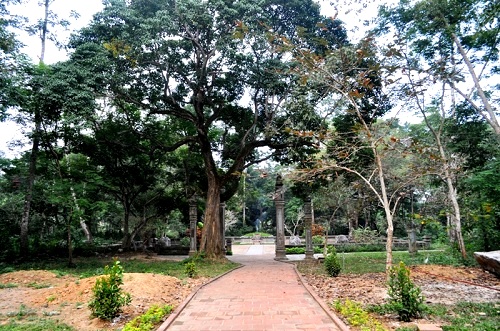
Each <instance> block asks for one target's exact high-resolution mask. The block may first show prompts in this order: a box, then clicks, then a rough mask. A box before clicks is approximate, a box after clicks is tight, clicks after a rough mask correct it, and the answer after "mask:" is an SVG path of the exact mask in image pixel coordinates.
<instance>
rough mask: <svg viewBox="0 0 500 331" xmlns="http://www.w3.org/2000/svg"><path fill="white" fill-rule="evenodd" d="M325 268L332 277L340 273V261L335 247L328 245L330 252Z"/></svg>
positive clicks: (327, 255) (326, 258)
mask: <svg viewBox="0 0 500 331" xmlns="http://www.w3.org/2000/svg"><path fill="white" fill-rule="evenodd" d="M324 264H325V270H326V273H327V274H328V275H330V276H331V277H337V276H338V275H339V273H340V270H341V267H340V261H339V258H338V257H337V252H336V250H335V247H333V246H328V254H326V256H325V263H324Z"/></svg>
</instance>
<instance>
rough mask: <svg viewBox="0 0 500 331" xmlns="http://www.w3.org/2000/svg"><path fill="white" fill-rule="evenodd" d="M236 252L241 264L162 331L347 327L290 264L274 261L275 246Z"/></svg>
mask: <svg viewBox="0 0 500 331" xmlns="http://www.w3.org/2000/svg"><path fill="white" fill-rule="evenodd" d="M233 254H234V255H233V256H231V257H230V259H231V260H232V261H234V262H238V263H241V264H242V265H243V267H241V268H239V269H237V270H234V271H232V272H230V273H229V274H227V275H225V276H223V277H221V278H219V279H217V280H215V281H213V282H211V283H210V284H207V285H205V286H204V287H202V288H201V289H200V290H199V291H198V292H197V293H196V294H195V295H194V296H193V297H192V298H191V300H190V301H189V303H188V304H187V305H186V306H185V307H184V308H183V309H182V311H180V312H174V314H173V315H172V316H171V318H169V320H167V321H166V322H165V323H164V324H163V325H162V327H160V329H159V330H168V331H188V330H196V331H204V330H219V331H224V330H228V331H229V330H332V331H341V330H346V327H345V326H344V325H343V324H342V322H340V320H338V318H336V317H335V316H332V315H331V314H329V313H327V312H326V311H325V309H324V308H323V307H322V306H321V305H320V303H318V301H317V300H316V299H315V298H314V297H313V296H312V295H311V294H310V293H309V292H308V291H307V289H306V288H305V287H304V286H303V284H302V282H301V280H300V278H299V276H298V275H297V273H296V272H295V270H294V267H293V265H292V264H290V263H283V262H277V261H275V260H274V245H247V246H233ZM326 309H327V310H328V308H326ZM332 318H333V319H332ZM335 321H336V322H335Z"/></svg>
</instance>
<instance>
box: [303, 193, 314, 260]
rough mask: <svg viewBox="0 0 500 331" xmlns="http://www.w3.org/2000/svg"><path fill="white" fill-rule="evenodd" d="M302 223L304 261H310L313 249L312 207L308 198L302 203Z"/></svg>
mask: <svg viewBox="0 0 500 331" xmlns="http://www.w3.org/2000/svg"><path fill="white" fill-rule="evenodd" d="M304 223H305V236H306V260H310V259H313V258H314V249H313V244H312V206H311V198H310V197H307V199H306V201H305V203H304Z"/></svg>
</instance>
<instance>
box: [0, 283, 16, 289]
mask: <svg viewBox="0 0 500 331" xmlns="http://www.w3.org/2000/svg"><path fill="white" fill-rule="evenodd" d="M18 286H19V285H17V284H14V283H7V284H0V290H1V289H6V288H16V287H18Z"/></svg>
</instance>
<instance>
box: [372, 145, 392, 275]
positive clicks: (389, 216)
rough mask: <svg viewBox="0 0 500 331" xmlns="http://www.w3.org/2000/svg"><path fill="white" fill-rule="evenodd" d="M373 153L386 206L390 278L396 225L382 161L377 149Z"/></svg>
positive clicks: (386, 261) (387, 255) (387, 254)
mask: <svg viewBox="0 0 500 331" xmlns="http://www.w3.org/2000/svg"><path fill="white" fill-rule="evenodd" d="M373 153H374V155H375V162H376V164H377V169H378V177H379V181H380V190H381V193H382V204H383V206H384V211H385V217H386V220H387V241H386V243H385V251H386V259H385V270H386V273H387V277H389V269H390V268H391V267H392V239H393V234H394V224H393V214H392V212H391V206H390V203H389V198H388V196H387V189H386V187H385V179H384V168H383V167H382V159H381V158H380V155H379V154H378V152H377V149H376V148H373Z"/></svg>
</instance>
